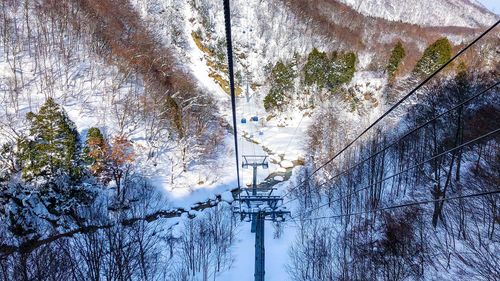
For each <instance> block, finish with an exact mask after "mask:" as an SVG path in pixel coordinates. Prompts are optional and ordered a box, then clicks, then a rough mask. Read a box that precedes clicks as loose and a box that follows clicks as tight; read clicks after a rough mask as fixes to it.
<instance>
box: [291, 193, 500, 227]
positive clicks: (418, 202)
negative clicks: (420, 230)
mask: <svg viewBox="0 0 500 281" xmlns="http://www.w3.org/2000/svg"><path fill="white" fill-rule="evenodd" d="M497 193H500V189H496V190H492V191H485V192H478V193H473V194H466V195H460V196H453V197H444V198H439V199H431V200H422V201H416V202H408V203H403V204H398V205H391V206H387V207H382V208H377V209H372V210H367V211H360V212H355V213H347V214H340V215H333V216H322V217H315V218H305V219H301V220H302V221H307V220H311V221H312V220H322V219H334V218H342V217H349V216H359V215H364V214H370V213H376V212H380V211H385V210H392V209H398V208H404V207H411V206H416V205H422V204H429V203H437V202H443V201H448V200H457V199H465V198H471V197H479V196H486V195H493V194H497ZM295 218H296V217H294V218H292V219H291V220H289V221H292V222H297V220H295Z"/></svg>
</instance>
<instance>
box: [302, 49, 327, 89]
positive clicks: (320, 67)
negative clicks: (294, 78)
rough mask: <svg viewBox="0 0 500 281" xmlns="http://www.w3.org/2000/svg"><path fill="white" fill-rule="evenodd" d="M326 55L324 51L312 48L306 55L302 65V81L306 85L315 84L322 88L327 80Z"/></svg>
mask: <svg viewBox="0 0 500 281" xmlns="http://www.w3.org/2000/svg"><path fill="white" fill-rule="evenodd" d="M328 64H329V61H328V57H327V55H326V53H325V52H320V51H318V49H316V48H314V49H313V50H312V51H311V53H309V56H308V57H307V63H306V65H305V66H304V83H305V84H306V85H307V86H311V85H317V86H318V87H319V88H323V87H324V86H325V85H326V83H327V81H328V69H329V67H328Z"/></svg>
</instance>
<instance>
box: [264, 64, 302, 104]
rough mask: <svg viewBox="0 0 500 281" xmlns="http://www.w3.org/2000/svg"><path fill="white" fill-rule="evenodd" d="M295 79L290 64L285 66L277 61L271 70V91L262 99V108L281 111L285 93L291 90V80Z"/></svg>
mask: <svg viewBox="0 0 500 281" xmlns="http://www.w3.org/2000/svg"><path fill="white" fill-rule="evenodd" d="M295 77H296V73H295V70H294V68H293V65H292V64H288V65H287V64H285V63H283V62H282V61H278V62H277V63H276V65H275V66H274V67H273V69H272V70H271V89H270V90H269V94H268V95H267V96H266V97H265V98H264V108H265V109H266V110H267V111H270V110H274V109H278V110H283V105H284V103H285V100H286V97H287V92H289V91H291V90H293V87H294V85H293V80H294V79H295Z"/></svg>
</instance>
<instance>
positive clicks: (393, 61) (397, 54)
mask: <svg viewBox="0 0 500 281" xmlns="http://www.w3.org/2000/svg"><path fill="white" fill-rule="evenodd" d="M405 56H406V53H405V49H404V47H403V44H402V43H401V41H398V43H396V46H394V49H392V52H391V56H390V57H389V64H388V65H387V72H388V74H389V79H393V78H394V76H395V75H396V71H397V70H398V67H399V64H400V63H401V61H402V60H403V59H404V57H405Z"/></svg>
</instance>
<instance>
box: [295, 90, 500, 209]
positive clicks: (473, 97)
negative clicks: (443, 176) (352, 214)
mask: <svg viewBox="0 0 500 281" xmlns="http://www.w3.org/2000/svg"><path fill="white" fill-rule="evenodd" d="M498 84H500V82H495V83H494V84H493V85H491V86H489V87H487V88H486V89H484V90H482V91H480V92H479V93H476V94H475V95H473V96H471V97H469V98H467V99H466V100H464V101H462V102H460V103H459V104H457V105H455V106H454V107H452V108H449V109H448V110H446V111H444V112H442V113H440V114H438V115H436V116H434V117H433V118H431V119H429V120H427V121H426V122H424V123H422V124H420V125H418V126H416V127H414V128H413V129H411V130H410V131H408V132H406V133H405V134H404V135H403V136H401V137H399V138H398V139H396V140H395V141H393V142H391V143H390V144H388V145H386V146H385V147H384V148H382V149H380V150H378V151H377V152H375V153H372V154H371V155H369V156H368V157H366V158H365V159H363V160H361V161H359V162H358V163H356V164H354V165H352V166H351V167H349V168H346V169H344V170H343V171H342V172H340V173H337V174H335V175H334V176H331V177H330V178H329V179H327V180H325V181H324V182H322V183H320V184H319V185H317V186H316V187H321V186H323V185H325V184H327V183H329V182H331V181H332V180H334V179H336V178H338V177H340V176H342V175H345V174H347V173H349V172H351V171H352V170H354V169H355V168H357V167H359V166H360V165H362V164H364V163H366V162H367V161H370V160H371V159H373V158H374V157H375V156H377V155H379V154H380V153H383V152H384V151H386V150H388V149H389V148H391V147H393V146H394V145H396V144H398V143H400V142H401V141H402V140H403V139H405V138H407V137H408V136H410V135H411V134H413V133H414V132H416V131H418V130H420V129H422V128H423V127H425V126H427V125H429V124H430V123H431V122H433V121H435V120H437V119H439V118H441V117H443V116H445V115H447V114H449V113H450V112H453V111H455V110H457V109H459V108H460V107H462V106H464V105H465V104H467V103H469V102H471V101H473V100H474V99H476V98H478V97H479V96H481V95H484V94H485V93H487V92H488V91H490V90H491V89H493V88H495V87H497V86H498ZM296 199H297V198H294V199H291V200H289V201H287V202H286V203H290V202H292V201H294V200H296Z"/></svg>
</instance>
